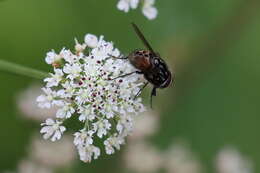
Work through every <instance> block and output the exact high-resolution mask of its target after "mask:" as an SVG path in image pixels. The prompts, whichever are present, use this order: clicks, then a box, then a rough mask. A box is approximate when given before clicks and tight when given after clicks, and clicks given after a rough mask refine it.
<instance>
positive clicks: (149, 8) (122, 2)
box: [117, 0, 158, 20]
mask: <svg viewBox="0 0 260 173" xmlns="http://www.w3.org/2000/svg"><path fill="white" fill-rule="evenodd" d="M139 3H142V12H143V14H144V16H145V17H147V18H148V19H149V20H153V19H155V18H156V17H157V14H158V11H157V9H156V8H155V7H154V3H155V0H119V1H118V3H117V8H118V9H119V10H121V11H124V12H126V13H127V12H128V11H129V10H130V9H136V8H137V7H138V4H139Z"/></svg>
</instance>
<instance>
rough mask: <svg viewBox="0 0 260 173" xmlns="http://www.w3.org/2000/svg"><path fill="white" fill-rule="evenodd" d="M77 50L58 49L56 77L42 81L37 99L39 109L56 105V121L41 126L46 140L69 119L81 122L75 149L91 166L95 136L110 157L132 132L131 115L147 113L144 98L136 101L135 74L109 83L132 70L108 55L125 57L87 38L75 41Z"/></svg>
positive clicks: (59, 131) (140, 83)
mask: <svg viewBox="0 0 260 173" xmlns="http://www.w3.org/2000/svg"><path fill="white" fill-rule="evenodd" d="M84 45H86V46H87V49H85V48H84ZM75 49H76V51H75V52H71V51H70V50H67V49H62V50H61V52H60V54H59V57H61V58H62V59H61V60H60V62H59V63H58V65H57V66H53V67H54V74H51V76H50V77H48V78H46V79H45V80H44V81H45V82H46V87H44V88H43V91H44V94H43V95H41V96H39V97H38V98H37V101H38V105H39V106H40V107H42V108H51V107H53V106H57V107H58V110H57V112H56V118H57V120H55V121H54V120H52V119H47V120H46V122H45V123H43V124H42V125H44V127H43V128H42V130H41V133H44V135H43V137H44V138H45V139H47V138H51V140H53V141H54V140H57V139H60V138H61V135H62V133H63V132H64V131H65V127H63V126H62V123H63V122H64V121H65V119H66V120H68V121H69V119H70V118H71V117H72V115H73V117H77V118H78V120H79V123H80V124H84V127H83V128H82V130H80V131H79V132H76V133H75V134H74V145H75V146H76V148H77V150H78V153H79V155H80V158H81V160H83V161H85V162H89V161H91V159H92V158H97V157H98V156H99V155H100V149H99V148H97V147H95V145H96V141H95V140H94V139H95V138H96V137H98V138H100V139H101V140H103V141H102V142H103V144H104V145H103V146H104V147H105V149H106V153H108V154H112V153H114V152H115V148H116V149H118V150H119V149H120V145H121V144H123V143H124V138H125V137H127V136H128V135H129V134H130V133H131V131H132V129H133V121H132V120H133V117H135V116H136V115H138V114H139V113H141V112H143V111H144V110H145V109H144V106H143V104H142V99H141V98H140V97H138V98H136V99H135V95H136V93H137V92H138V90H139V89H140V88H141V87H142V86H143V81H142V80H140V75H139V74H133V75H131V76H128V77H125V78H119V79H116V80H113V78H117V77H118V76H120V75H123V74H126V73H130V72H134V71H136V69H135V68H134V67H133V66H132V65H131V64H130V63H129V61H127V60H122V59H117V58H114V57H112V56H115V57H119V56H123V55H121V54H120V51H119V50H118V49H117V48H115V47H114V45H113V43H112V42H107V41H105V40H104V37H103V36H100V37H99V38H98V37H96V36H94V35H91V34H87V35H86V36H85V43H84V44H82V45H81V44H79V43H78V41H76V46H75ZM84 49H85V50H84ZM83 50H84V51H83ZM52 65H53V64H52ZM105 140H106V141H105ZM104 141H105V142H104Z"/></svg>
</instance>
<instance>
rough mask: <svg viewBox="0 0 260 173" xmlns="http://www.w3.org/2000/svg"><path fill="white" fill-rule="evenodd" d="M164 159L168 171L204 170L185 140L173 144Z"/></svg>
mask: <svg viewBox="0 0 260 173" xmlns="http://www.w3.org/2000/svg"><path fill="white" fill-rule="evenodd" d="M164 159H165V160H164V162H163V164H164V167H165V169H166V172H168V173H171V172H174V173H175V172H176V173H201V172H203V169H202V165H201V163H200V161H199V160H198V158H197V157H196V156H195V154H194V153H193V152H192V151H191V150H190V149H189V148H188V147H187V144H186V143H184V142H179V143H174V144H172V145H171V146H170V148H169V149H168V150H167V151H166V152H165V155H164Z"/></svg>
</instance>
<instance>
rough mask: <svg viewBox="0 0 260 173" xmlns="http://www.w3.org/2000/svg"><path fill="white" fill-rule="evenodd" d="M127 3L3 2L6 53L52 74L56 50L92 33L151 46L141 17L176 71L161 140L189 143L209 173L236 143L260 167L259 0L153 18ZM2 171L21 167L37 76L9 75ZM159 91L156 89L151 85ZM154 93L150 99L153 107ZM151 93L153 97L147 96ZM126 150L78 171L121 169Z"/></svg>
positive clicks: (161, 7) (160, 104)
mask: <svg viewBox="0 0 260 173" xmlns="http://www.w3.org/2000/svg"><path fill="white" fill-rule="evenodd" d="M116 4H117V0H77V1H75V0H45V1H39V0H23V1H19V0H2V1H0V41H1V42H0V52H1V55H0V56H1V57H0V58H1V59H4V60H8V61H10V62H15V63H18V64H21V65H24V66H28V67H32V68H35V69H39V70H42V71H46V72H48V71H49V70H50V67H49V66H48V65H46V64H45V61H44V58H45V55H46V52H47V51H49V50H51V49H54V50H56V51H59V50H60V49H61V48H62V47H68V48H72V47H73V45H74V38H75V37H76V38H78V40H79V41H81V42H82V41H83V38H84V35H85V34H86V33H93V34H96V35H101V34H102V35H104V36H105V39H106V40H112V41H113V42H114V43H115V45H116V47H118V48H119V49H120V50H121V51H122V52H125V53H126V54H127V53H129V52H131V51H132V50H133V49H136V48H142V47H143V45H142V43H141V42H140V40H139V39H138V38H137V37H136V36H135V34H134V32H133V30H132V28H131V26H130V22H132V21H134V22H135V23H137V24H138V25H139V26H140V27H141V28H142V30H143V32H144V33H145V35H146V37H147V38H148V40H149V41H150V42H151V44H152V45H153V47H154V49H156V50H158V51H159V52H160V54H161V55H162V57H163V58H164V59H165V60H166V61H167V62H168V64H169V66H170V68H171V69H172V71H174V72H175V74H176V79H175V85H174V86H173V87H171V88H168V89H164V90H160V91H159V92H158V96H157V97H156V98H155V99H154V105H155V106H154V109H155V110H158V112H159V113H160V117H161V124H160V126H161V128H160V130H159V131H158V132H157V134H156V136H154V137H153V139H152V141H153V142H154V144H155V145H156V146H158V147H159V148H160V149H162V150H164V148H167V147H168V145H169V144H170V143H171V142H173V141H174V139H175V138H178V137H183V138H185V139H187V140H188V141H189V142H190V144H191V148H192V150H194V151H196V153H199V157H200V159H201V160H202V162H203V163H205V165H206V168H207V172H214V171H213V161H212V160H213V159H214V157H215V155H216V152H217V151H218V150H219V149H220V148H221V147H223V146H224V145H226V144H231V145H234V146H236V147H237V148H238V149H239V150H240V151H241V152H243V153H244V154H246V155H247V156H249V157H250V158H251V159H252V161H253V163H254V166H255V172H258V171H260V152H259V145H260V138H259V131H260V126H259V122H260V116H259V113H260V101H259V98H260V68H259V67H260V47H259V45H260V20H259V18H260V2H259V0H196V1H183V0H158V1H157V2H156V4H155V6H156V7H157V8H158V11H159V15H158V17H157V18H156V19H155V20H154V21H148V20H147V19H146V18H145V17H144V16H143V15H142V14H141V11H140V9H139V10H132V11H130V13H123V12H121V11H119V10H117V8H116ZM0 82H1V85H0V91H1V93H0V94H1V97H0V98H1V99H0V107H1V113H0V122H1V124H0V136H1V142H0V153H1V154H0V155H1V156H0V157H1V158H0V159H1V161H0V172H1V171H3V170H14V169H15V168H16V165H17V163H18V162H19V160H20V159H21V158H23V157H24V155H26V149H27V146H28V143H29V139H30V138H31V135H32V134H33V133H35V131H37V130H39V129H40V127H39V123H35V122H33V121H30V120H26V119H23V118H21V116H20V115H19V114H20V113H19V112H18V110H17V106H16V100H15V99H16V95H17V93H19V92H20V91H22V90H23V89H25V88H26V87H28V86H29V85H30V84H32V83H34V82H39V81H37V80H35V79H30V78H26V77H23V76H18V75H13V74H8V73H5V72H0ZM150 89H151V88H150ZM150 89H146V91H145V94H144V97H145V98H146V103H149V101H148V99H149V97H148V95H149V92H150ZM146 96H147V97H146ZM120 164H121V163H120V152H117V153H116V154H115V155H113V156H104V155H103V156H101V158H100V159H98V160H96V161H94V162H92V163H91V164H85V163H82V162H80V161H76V162H75V164H74V165H73V170H74V171H73V172H92V173H94V172H101V171H105V172H107V173H110V172H111V173H112V172H121V171H120V169H118V168H120Z"/></svg>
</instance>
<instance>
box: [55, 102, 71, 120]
mask: <svg viewBox="0 0 260 173" xmlns="http://www.w3.org/2000/svg"><path fill="white" fill-rule="evenodd" d="M74 112H75V109H74V108H73V106H72V105H71V104H65V105H63V107H62V108H60V109H58V110H57V113H56V117H57V118H70V117H71V115H72V114H73V113H74Z"/></svg>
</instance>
